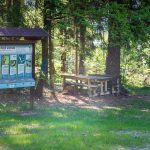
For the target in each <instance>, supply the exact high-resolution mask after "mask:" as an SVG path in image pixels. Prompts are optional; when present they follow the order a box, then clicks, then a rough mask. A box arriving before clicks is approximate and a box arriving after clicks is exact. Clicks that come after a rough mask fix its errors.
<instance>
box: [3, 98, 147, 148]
mask: <svg viewBox="0 0 150 150" xmlns="http://www.w3.org/2000/svg"><path fill="white" fill-rule="evenodd" d="M23 97H24V96H23ZM74 98H75V97H74ZM82 98H83V97H82ZM82 98H81V101H82ZM76 99H78V98H76ZM27 101H28V100H27V99H25V100H24V101H22V100H21V102H20V101H19V102H18V101H17V102H16V103H11V101H10V102H9V101H8V103H7V105H6V106H5V107H3V108H2V107H0V112H1V113H0V148H1V149H11V150H20V149H25V150H26V149H32V150H34V149H36V150H37V149H44V150H46V149H47V150H48V149H108V150H109V149H119V148H120V149H121V148H124V149H132V148H137V149H140V148H143V147H144V146H146V145H147V144H148V142H149V139H150V136H149V135H142V136H138V137H134V136H132V135H129V134H128V133H129V131H131V132H132V131H133V132H142V133H144V132H147V131H148V130H150V123H149V119H150V117H149V112H147V111H142V110H143V109H145V110H148V109H149V106H150V105H149V102H148V101H145V100H142V99H138V100H137V99H134V100H127V101H126V100H125V101H119V100H117V101H118V103H119V102H120V103H119V104H118V105H117V104H116V103H114V104H113V103H112V101H110V100H106V101H105V98H103V99H94V100H92V103H90V100H89V103H85V105H87V104H88V105H89V106H90V105H91V106H94V105H95V103H96V104H97V102H99V104H100V103H101V106H99V107H98V108H99V109H93V108H92V107H90V108H82V107H81V105H76V103H71V104H70V103H67V101H65V102H64V103H57V102H56V101H52V102H49V101H46V99H45V101H43V103H42V102H41V101H40V103H38V101H37V102H36V104H35V109H34V111H38V112H40V114H38V113H37V114H34V115H33V114H31V115H25V116H22V115H21V113H20V112H21V111H22V110H23V111H25V110H26V109H25V108H24V107H23V108H22V106H20V105H21V103H22V102H23V103H27ZM83 103H84V101H83ZM27 105H28V103H27ZM15 107H16V109H15ZM21 109H22V110H21ZM6 110H7V111H6ZM14 110H16V111H14ZM120 131H124V132H125V131H127V132H125V133H122V132H120Z"/></svg>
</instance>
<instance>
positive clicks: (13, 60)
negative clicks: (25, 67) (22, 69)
mask: <svg viewBox="0 0 150 150" xmlns="http://www.w3.org/2000/svg"><path fill="white" fill-rule="evenodd" d="M16 77H17V55H10V78H16Z"/></svg>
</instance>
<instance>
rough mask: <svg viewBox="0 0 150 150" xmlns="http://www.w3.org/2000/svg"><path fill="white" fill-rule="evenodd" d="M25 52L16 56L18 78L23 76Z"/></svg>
mask: <svg viewBox="0 0 150 150" xmlns="http://www.w3.org/2000/svg"><path fill="white" fill-rule="evenodd" d="M25 56H26V55H25V54H19V55H18V57H17V62H18V78H23V77H24V74H25V59H26V58H25Z"/></svg>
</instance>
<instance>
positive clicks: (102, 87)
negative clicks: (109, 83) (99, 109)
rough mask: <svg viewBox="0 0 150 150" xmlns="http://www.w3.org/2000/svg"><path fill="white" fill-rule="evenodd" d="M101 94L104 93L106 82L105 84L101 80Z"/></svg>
mask: <svg viewBox="0 0 150 150" xmlns="http://www.w3.org/2000/svg"><path fill="white" fill-rule="evenodd" d="M100 95H104V84H103V81H101V91H100Z"/></svg>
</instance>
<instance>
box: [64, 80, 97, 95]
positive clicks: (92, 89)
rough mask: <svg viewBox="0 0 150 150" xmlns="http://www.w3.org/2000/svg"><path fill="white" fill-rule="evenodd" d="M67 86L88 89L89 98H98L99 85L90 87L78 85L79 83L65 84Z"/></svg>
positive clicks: (82, 84) (83, 84)
mask: <svg viewBox="0 0 150 150" xmlns="http://www.w3.org/2000/svg"><path fill="white" fill-rule="evenodd" d="M65 86H75V87H78V86H79V87H86V88H88V95H89V97H93V96H97V95H98V94H97V92H96V90H97V88H98V86H97V85H92V84H91V85H88V84H86V83H78V82H65Z"/></svg>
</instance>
